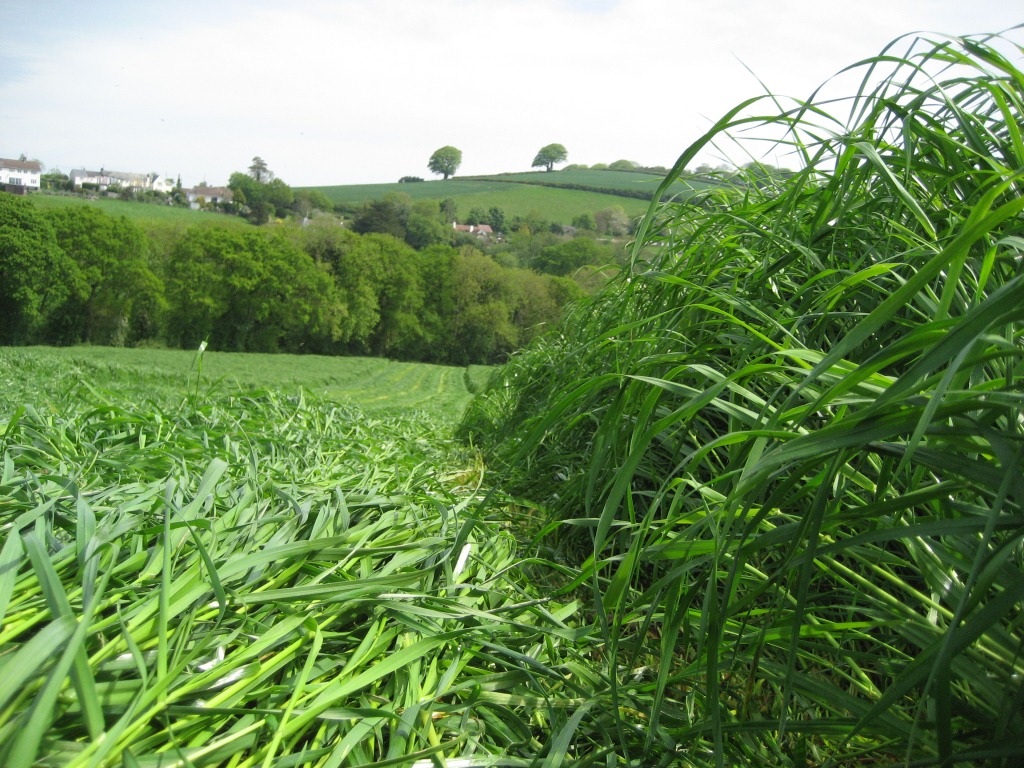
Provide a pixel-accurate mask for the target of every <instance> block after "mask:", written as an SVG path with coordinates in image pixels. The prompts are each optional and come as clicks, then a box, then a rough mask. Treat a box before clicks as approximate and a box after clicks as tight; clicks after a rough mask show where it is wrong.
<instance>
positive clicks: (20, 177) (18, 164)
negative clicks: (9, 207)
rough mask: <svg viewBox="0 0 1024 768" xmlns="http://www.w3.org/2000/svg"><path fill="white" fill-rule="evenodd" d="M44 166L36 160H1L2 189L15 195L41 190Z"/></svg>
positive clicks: (0, 185)
mask: <svg viewBox="0 0 1024 768" xmlns="http://www.w3.org/2000/svg"><path fill="white" fill-rule="evenodd" d="M42 173H43V168H42V166H41V165H40V164H39V163H37V162H36V161H35V160H8V159H7V158H0V187H2V188H3V189H5V190H7V191H8V192H13V193H15V194H21V195H23V194H25V192H28V191H31V190H35V189H39V177H40V176H41V175H42Z"/></svg>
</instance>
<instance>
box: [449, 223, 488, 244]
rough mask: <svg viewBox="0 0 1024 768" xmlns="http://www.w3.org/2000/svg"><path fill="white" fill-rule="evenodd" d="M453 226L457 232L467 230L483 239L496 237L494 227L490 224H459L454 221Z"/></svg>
mask: <svg viewBox="0 0 1024 768" xmlns="http://www.w3.org/2000/svg"><path fill="white" fill-rule="evenodd" d="M452 227H453V228H454V229H455V231H456V232H466V233H468V234H471V235H476V236H477V237H479V238H480V239H481V240H490V239H491V238H492V237H494V229H493V228H492V227H491V225H490V224H458V223H456V222H454V221H453V222H452Z"/></svg>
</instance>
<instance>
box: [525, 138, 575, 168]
mask: <svg viewBox="0 0 1024 768" xmlns="http://www.w3.org/2000/svg"><path fill="white" fill-rule="evenodd" d="M568 157H569V153H568V152H566V151H565V147H563V146H562V145H561V144H548V145H547V146H546V147H541V149H540V152H538V153H537V156H536V157H535V158H533V165H532V166H531V167H532V168H540V167H541V166H543V167H544V170H546V171H551V170H554V169H553V167H552V166H554V164H555V163H564V162H565V161H566V158H568Z"/></svg>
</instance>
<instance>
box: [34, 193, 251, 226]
mask: <svg viewBox="0 0 1024 768" xmlns="http://www.w3.org/2000/svg"><path fill="white" fill-rule="evenodd" d="M32 202H33V203H35V205H37V206H38V207H40V208H59V207H63V206H66V205H91V206H94V207H96V208H99V209H100V210H101V211H103V212H104V213H106V214H108V215H110V216H124V217H125V218H127V219H129V220H131V221H135V222H139V223H143V222H157V223H160V224H172V225H173V224H181V225H184V226H189V225H192V224H198V223H201V222H218V223H230V224H237V225H239V226H249V224H248V222H247V221H246V220H245V219H242V218H239V217H238V216H230V215H228V214H225V213H213V212H210V211H193V210H192V209H191V208H180V207H178V206H173V205H156V204H153V203H137V202H132V201H129V200H116V199H112V198H107V197H98V198H95V199H88V198H85V197H78V196H75V195H53V194H47V193H36V194H34V195H32Z"/></svg>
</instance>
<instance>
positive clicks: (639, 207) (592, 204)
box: [315, 174, 647, 224]
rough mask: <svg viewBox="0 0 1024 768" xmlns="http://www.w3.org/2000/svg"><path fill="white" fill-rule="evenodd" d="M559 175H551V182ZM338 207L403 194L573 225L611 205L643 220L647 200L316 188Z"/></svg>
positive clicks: (472, 185) (512, 189) (510, 188)
mask: <svg viewBox="0 0 1024 768" xmlns="http://www.w3.org/2000/svg"><path fill="white" fill-rule="evenodd" d="M556 175H557V174H551V176H552V177H554V176H556ZM315 189H318V190H319V191H321V192H323V193H324V194H325V195H327V197H328V198H329V199H330V200H331V201H332V202H334V203H345V204H348V205H351V206H356V207H357V206H359V205H361V204H362V203H365V202H368V201H371V200H379V199H381V198H383V197H384V196H385V195H387V194H393V193H404V194H407V195H409V197H411V198H412V199H413V200H436V201H438V202H441V201H442V200H445V199H446V198H452V199H453V200H455V202H456V204H457V205H458V210H459V213H460V214H462V215H465V214H467V213H469V211H470V210H471V209H473V208H479V209H480V210H483V211H487V210H489V209H491V208H492V207H497V208H501V209H502V211H504V213H505V216H507V217H509V218H513V217H516V216H522V217H524V218H525V217H527V216H529V215H531V214H533V215H537V214H540V215H543V217H544V218H545V219H547V220H548V221H555V222H559V223H563V224H568V223H570V222H571V221H572V220H573V218H574V217H576V216H579V215H580V214H583V213H589V214H593V213H594V212H595V211H600V210H603V209H605V208H609V207H611V206H615V205H618V206H621V207H622V209H623V210H624V211H625V212H626V214H627V215H628V216H629V217H630V218H633V217H636V216H639V215H641V214H642V213H643V212H644V211H645V210H646V208H647V201H645V200H640V199H636V198H629V197H620V196H618V195H609V194H602V193H600V192H590V191H586V190H575V189H574V190H567V189H555V188H553V187H542V186H536V185H531V184H511V183H508V182H504V181H495V180H491V179H481V180H473V181H470V180H464V179H459V178H454V179H448V180H447V181H423V182H414V183H411V184H409V183H406V184H398V183H395V184H354V185H349V186H336V187H316V188H315Z"/></svg>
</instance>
